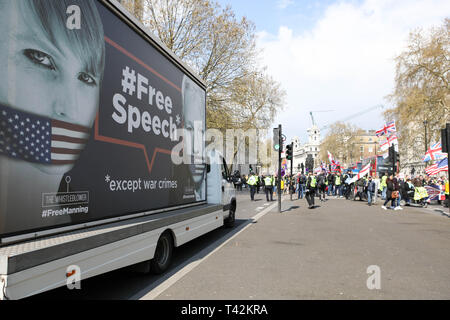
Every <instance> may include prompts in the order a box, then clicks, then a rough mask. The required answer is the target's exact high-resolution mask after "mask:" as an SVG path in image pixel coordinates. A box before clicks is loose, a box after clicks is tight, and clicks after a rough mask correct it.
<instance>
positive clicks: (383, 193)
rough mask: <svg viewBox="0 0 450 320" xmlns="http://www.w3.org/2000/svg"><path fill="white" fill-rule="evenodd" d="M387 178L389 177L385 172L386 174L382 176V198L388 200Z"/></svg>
mask: <svg viewBox="0 0 450 320" xmlns="http://www.w3.org/2000/svg"><path fill="white" fill-rule="evenodd" d="M387 179H388V176H387V174H385V175H384V176H382V177H381V183H380V191H381V199H382V200H386V191H387Z"/></svg>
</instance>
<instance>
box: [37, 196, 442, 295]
mask: <svg viewBox="0 0 450 320" xmlns="http://www.w3.org/2000/svg"><path fill="white" fill-rule="evenodd" d="M256 199H257V201H254V202H251V201H250V197H249V195H248V191H244V192H243V193H241V194H239V195H238V210H237V212H236V218H237V221H236V226H235V228H233V229H224V228H221V229H218V230H215V231H213V232H211V233H209V234H207V235H204V236H202V237H201V238H198V239H196V240H194V241H192V242H190V243H188V244H186V245H184V246H182V247H180V248H177V249H176V251H175V253H174V263H173V265H172V268H171V269H170V270H169V271H168V272H167V273H166V274H164V275H160V276H155V275H145V274H140V273H136V272H133V271H131V270H129V269H122V270H117V271H114V272H110V273H108V274H105V275H101V276H98V277H95V278H93V279H87V280H84V281H82V283H81V290H77V291H69V290H68V289H66V288H60V289H57V290H53V291H50V292H47V293H44V294H41V295H38V296H35V297H32V299H38V300H39V299H45V300H47V299H160V300H171V299H177V300H183V299H194V300H197V299H199V300H210V299H218V300H229V299H238V300H252V299H257V300H260V299H270V300H278V299H283V300H297V299H449V298H450V250H449V245H450V219H449V218H448V217H446V216H443V215H442V214H441V213H440V212H437V211H435V209H434V208H430V209H422V208H420V209H419V208H405V210H403V211H392V210H388V211H384V210H382V209H381V207H380V204H378V205H375V206H372V207H368V206H367V205H366V204H365V203H364V202H357V201H356V202H353V201H348V200H341V199H334V198H331V199H329V200H328V201H326V202H323V203H321V202H319V201H316V204H317V205H318V206H319V207H317V208H315V209H313V210H310V209H307V206H306V201H305V200H298V201H297V200H295V201H289V198H288V197H286V198H285V199H284V201H283V206H282V208H283V212H282V213H281V214H280V213H278V211H277V209H278V207H277V203H276V202H271V203H267V202H266V201H265V197H264V196H263V195H262V194H260V195H257V196H256ZM374 268H375V269H374ZM374 270H376V271H375V273H373V272H374ZM374 279H375V280H374ZM368 280H369V281H368ZM368 283H369V287H371V289H369V287H368Z"/></svg>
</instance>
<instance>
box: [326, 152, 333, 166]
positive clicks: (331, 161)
mask: <svg viewBox="0 0 450 320" xmlns="http://www.w3.org/2000/svg"><path fill="white" fill-rule="evenodd" d="M327 152H328V160H329V161H330V163H331V164H333V163H334V158H333V155H332V154H331V153H330V151H327Z"/></svg>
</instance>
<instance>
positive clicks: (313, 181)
mask: <svg viewBox="0 0 450 320" xmlns="http://www.w3.org/2000/svg"><path fill="white" fill-rule="evenodd" d="M316 190H317V178H316V176H315V175H313V174H312V173H310V174H309V177H308V181H307V182H306V201H308V209H313V208H314V196H315V195H316Z"/></svg>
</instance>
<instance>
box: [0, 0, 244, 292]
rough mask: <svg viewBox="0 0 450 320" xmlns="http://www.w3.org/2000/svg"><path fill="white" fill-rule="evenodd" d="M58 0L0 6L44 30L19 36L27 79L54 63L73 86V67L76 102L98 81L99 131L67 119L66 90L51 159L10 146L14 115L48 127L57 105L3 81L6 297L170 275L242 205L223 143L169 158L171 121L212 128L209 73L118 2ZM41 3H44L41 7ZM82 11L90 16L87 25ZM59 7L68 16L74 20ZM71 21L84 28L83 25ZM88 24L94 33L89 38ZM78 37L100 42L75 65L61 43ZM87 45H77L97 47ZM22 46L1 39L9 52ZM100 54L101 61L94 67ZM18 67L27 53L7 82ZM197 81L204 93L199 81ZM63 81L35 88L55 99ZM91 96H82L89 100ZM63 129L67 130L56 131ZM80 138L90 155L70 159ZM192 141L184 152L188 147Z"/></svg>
mask: <svg viewBox="0 0 450 320" xmlns="http://www.w3.org/2000/svg"><path fill="white" fill-rule="evenodd" d="M2 1H3V0H0V2H2ZM57 3H58V4H56V2H55V1H53V0H48V1H33V0H17V1H5V5H4V6H3V7H2V8H3V9H2V10H3V13H2V14H4V15H8V16H9V17H15V18H16V19H19V20H20V19H25V17H26V18H27V19H28V20H30V21H31V20H33V19H34V20H35V21H32V23H31V22H30V21H27V23H24V24H23V25H25V26H24V27H23V29H24V30H21V33H22V35H24V34H25V35H26V34H27V32H28V31H27V29H26V28H27V27H26V26H27V25H30V26H31V24H32V25H33V26H34V27H33V28H34V30H33V32H34V35H35V37H34V40H33V39H31V40H30V41H35V40H36V39H37V41H40V40H42V41H41V42H42V43H40V44H34V45H33V46H32V45H31V44H28V43H22V42H21V43H19V41H23V40H20V39H24V38H25V37H17V41H18V43H19V46H13V47H14V48H15V47H21V48H22V49H21V51H20V52H17V56H16V57H15V58H17V59H21V61H23V64H25V65H26V68H27V72H26V73H25V74H24V75H23V76H24V79H22V81H27V79H28V77H35V76H36V77H39V76H42V74H44V75H45V77H46V79H55V80H56V81H58V83H55V84H52V85H53V86H55V85H61V87H60V90H65V84H64V81H65V80H64V78H63V77H61V78H59V79H58V77H59V76H60V75H59V73H58V72H61V73H63V72H66V71H67V73H66V75H69V76H70V72H71V70H75V71H76V73H75V77H74V78H73V79H74V81H76V83H77V85H78V87H77V88H76V89H73V90H78V88H79V87H81V88H82V89H83V90H84V89H86V90H85V91H83V92H81V94H80V96H79V97H78V98H77V99H78V100H76V101H78V102H79V101H80V100H82V99H84V98H86V97H88V96H89V94H90V93H92V92H93V91H89V90H95V88H96V86H97V87H99V88H101V90H100V89H99V94H98V95H99V96H98V100H99V101H100V102H99V103H98V104H100V105H101V107H100V109H99V110H96V113H93V114H94V116H95V119H94V118H93V119H91V120H92V122H91V123H90V124H92V127H91V130H85V131H83V130H81V129H83V128H85V127H86V126H87V125H84V127H82V125H81V122H75V121H74V122H72V123H69V121H68V120H66V119H65V118H64V115H66V114H68V113H69V112H70V111H71V110H72V109H70V110H66V111H64V107H66V105H65V104H70V103H71V102H70V97H71V96H70V95H66V96H65V98H64V99H62V100H59V103H61V101H62V107H61V110H59V111H58V112H54V113H52V115H51V116H48V118H49V120H48V123H50V124H51V126H52V132H51V135H52V140H51V141H50V143H51V146H52V147H51V149H49V152H51V154H52V159H51V161H50V162H48V163H45V162H41V160H37V157H36V161H34V160H33V161H30V160H29V159H28V158H27V157H26V155H27V153H26V152H22V154H23V155H22V154H20V152H18V150H17V152H15V155H13V154H12V153H13V152H14V150H13V151H11V150H12V149H14V148H15V145H14V144H15V142H17V141H15V140H14V139H15V137H14V136H13V134H14V130H15V129H14V127H8V126H9V125H10V124H11V125H14V121H16V120H17V121H18V122H19V126H20V122H23V123H24V124H25V125H26V124H27V120H28V119H31V122H33V121H36V123H37V121H39V123H40V124H42V127H43V129H44V127H45V123H47V122H45V121H44V120H45V119H47V118H46V116H47V115H45V114H44V113H42V112H40V111H39V110H37V109H39V108H37V109H33V110H27V109H26V108H25V107H24V106H23V102H21V100H20V99H19V98H17V99H10V98H9V97H11V96H13V93H11V92H9V95H7V96H6V97H5V96H2V94H1V90H0V115H2V114H3V115H4V116H5V121H2V118H0V125H1V127H0V132H6V138H5V137H4V136H0V300H8V299H22V298H25V297H30V296H33V295H36V294H39V293H42V292H45V291H48V290H52V289H55V288H58V287H62V286H66V285H74V284H76V283H77V282H78V281H82V280H84V279H87V278H90V277H94V276H97V275H100V274H103V273H106V272H110V271H112V270H116V269H119V268H123V267H127V266H132V265H137V264H138V265H139V266H140V267H145V268H146V269H147V270H148V271H151V272H153V273H157V274H160V273H163V272H165V271H166V270H167V269H168V268H169V267H170V263H171V257H172V252H173V249H174V248H175V247H179V246H181V245H183V244H185V243H187V242H189V241H191V240H193V239H195V238H197V237H199V236H201V235H203V234H205V233H208V232H210V231H212V230H214V229H217V228H219V227H222V226H225V227H232V226H233V225H234V222H235V212H236V207H237V204H236V196H235V193H234V188H233V186H232V181H231V175H230V173H229V172H228V168H227V165H226V163H225V160H224V159H223V157H222V155H221V154H220V153H219V152H218V151H215V150H209V151H208V152H206V151H202V152H203V153H202V154H200V155H201V157H200V158H202V159H201V161H199V160H198V154H194V155H192V158H196V160H197V162H195V164H184V165H183V164H182V165H175V164H173V163H171V162H170V157H169V156H170V155H171V153H172V152H173V150H174V147H176V146H177V145H178V143H179V139H176V137H174V135H175V134H176V132H177V130H172V127H173V128H174V129H187V130H188V131H189V129H190V128H189V125H190V124H189V123H190V121H191V120H190V117H191V115H192V114H194V115H195V114H199V115H200V118H202V120H203V126H204V127H203V128H201V130H202V131H205V130H206V127H205V125H204V123H205V121H204V120H205V117H206V116H205V114H206V103H205V101H206V99H205V83H204V82H203V81H202V79H200V78H199V77H198V76H197V75H196V74H195V73H194V72H193V71H191V69H190V68H189V67H188V66H186V65H185V64H184V63H183V62H181V61H180V59H178V58H177V57H176V56H175V55H174V54H173V53H172V52H171V51H170V50H168V49H167V48H166V47H165V46H164V45H163V44H162V43H160V42H159V41H158V40H157V39H155V38H154V37H153V36H152V34H150V33H149V32H148V31H147V30H146V29H145V28H144V27H143V26H142V25H141V24H140V23H139V22H138V21H137V20H136V19H135V18H134V17H132V16H131V15H130V14H129V13H128V12H127V11H126V10H124V9H123V8H122V7H121V6H120V4H119V3H118V2H117V1H115V0H95V1H82V0H73V1H68V2H67V4H68V5H70V6H68V7H67V8H66V7H64V6H63V4H64V3H66V1H58V2H57ZM40 6H41V7H40ZM44 7H45V8H44ZM15 10H18V11H17V12H16V11H15ZM18 12H19V13H20V14H19V13H18ZM42 12H45V13H46V14H45V15H40V14H41V13H42ZM2 14H0V15H2ZM79 14H81V17H82V18H83V19H81V23H80V24H79V25H78V27H79V28H78V29H77V21H76V19H77V17H78V16H77V15H79ZM61 17H67V21H65V20H61ZM43 19H47V20H52V19H53V20H52V21H43ZM58 19H60V21H59V23H60V24H61V28H63V27H64V28H69V26H72V27H73V28H69V30H68V31H67V30H64V32H62V33H58V32H56V31H55V30H48V29H49V28H57V26H58ZM16 22H19V24H20V21H16ZM69 22H71V23H72V25H71V24H70V23H69ZM15 25H17V23H16V24H15ZM55 26H56V27H55ZM39 27H41V28H42V30H41V31H42V32H41V33H42V35H41V36H42V39H41V38H40V31H39ZM30 28H31V27H30ZM86 28H87V29H89V28H90V29H89V30H86ZM100 29H101V30H100ZM36 30H37V31H36ZM15 32H16V31H15V29H14V30H13V29H11V30H10V29H7V28H6V30H3V32H2V33H3V34H4V35H5V36H6V37H8V39H9V41H16V40H14V39H15V38H14V37H15ZM72 32H77V33H76V35H75V36H73V35H74V34H73V33H72ZM96 33H98V34H97V35H96ZM49 34H52V35H53V37H49V36H48V35H49ZM86 34H87V35H88V36H87V37H86V39H87V40H86V39H85V40H83V36H85V35H86ZM58 37H62V38H61V39H60V38H58ZM64 37H65V39H63V38H64ZM96 37H97V38H98V39H97V40H99V39H100V40H99V41H97V43H96V44H95V43H90V42H89V41H91V42H92V41H94V40H95V39H96ZM80 39H81V40H80ZM93 39H94V40H93ZM2 40H3V39H2V38H1V36H0V42H1V43H3V42H2ZM65 40H66V41H65ZM67 40H69V41H67ZM37 41H36V43H37ZM52 41H53V43H52ZM83 41H84V42H83ZM77 42H78V45H79V46H82V45H84V46H86V45H89V48H91V47H92V48H97V49H98V50H99V51H98V52H97V55H96V54H93V55H91V57H90V60H89V62H90V63H91V64H94V65H93V66H92V65H91V67H90V68H88V69H77V64H76V63H77V62H76V59H75V60H74V61H72V62H71V63H72V64H71V68H68V69H67V70H64V67H65V64H63V63H62V61H60V60H61V59H63V58H65V57H66V56H70V55H58V54H57V53H54V52H55V51H56V50H53V49H55V48H57V49H58V50H59V51H61V52H64V45H67V46H69V47H70V46H77ZM23 48H24V49H23ZM38 49H39V50H38ZM78 49H79V48H78ZM89 50H90V49H89ZM89 50H84V51H83V50H74V51H73V52H76V53H79V52H84V53H85V54H89V53H86V51H89ZM13 51H14V50H13V48H12V47H11V48H5V47H4V46H2V45H0V57H3V55H9V54H14V52H13ZM99 57H100V58H99ZM7 58H11V57H7ZM81 59H82V58H80V60H81ZM10 60H11V61H16V60H14V59H10ZM96 61H97V62H98V66H100V67H98V66H97V67H96V66H95V63H96ZM14 63H15V62H14ZM58 63H59V65H58ZM1 66H2V65H0V68H1ZM20 68H21V63H17V64H15V65H10V66H9V69H8V70H7V71H5V72H4V73H3V75H4V77H3V80H0V89H1V88H2V85H3V84H4V83H2V81H3V82H8V88H12V87H14V85H11V83H13V81H14V80H15V79H16V77H20V76H21V70H20ZM34 68H36V70H35V69H34ZM80 68H81V67H80ZM96 68H97V69H98V70H102V72H103V74H102V75H101V76H99V75H98V74H95V70H96ZM10 69H13V72H12V73H11V71H10ZM80 70H82V71H80ZM98 70H97V71H98ZM48 81H50V80H48ZM30 83H31V82H30ZM115 85H116V86H118V88H116V87H114V86H115ZM67 86H69V84H67ZM192 87H194V89H195V90H194V91H193V92H194V93H192V91H189V90H190V89H192ZM199 89H200V90H199ZM39 90H40V91H45V88H40V89H39ZM71 90H72V89H71ZM80 90H81V89H80ZM53 91H55V90H52V91H49V92H44V98H42V99H41V98H36V97H33V98H34V99H38V100H39V99H41V100H39V101H40V102H41V103H43V104H45V103H46V102H45V101H46V100H45V99H49V96H52V95H53V93H52V92H53ZM58 92H59V91H58ZM198 92H200V95H198ZM71 93H73V91H71ZM23 94H24V95H26V94H27V92H24V93H23ZM55 94H56V93H55ZM196 94H197V95H196ZM199 96H200V97H201V99H200V100H199V99H197V98H198V97H199ZM8 99H9V100H8ZM127 100H128V101H127ZM152 101H153V103H152ZM53 102H54V101H53ZM82 102H83V103H84V104H83V107H84V105H88V104H89V101H86V100H83V101H82ZM74 106H75V107H78V106H77V105H75V104H71V108H74ZM104 106H108V107H104ZM145 110H146V111H145ZM54 114H57V115H58V117H57V116H56V115H54ZM16 116H17V118H15V117H16ZM169 116H170V117H169ZM164 117H166V118H164ZM10 118H11V120H12V121H9V119H10ZM72 118H76V115H75V116H72ZM36 119H37V120H36ZM155 119H157V120H155ZM138 120H139V121H138ZM58 125H59V126H60V127H58V128H55V129H54V128H53V126H55V127H57V126H58ZM61 128H62V129H61ZM30 129H31V125H30ZM77 130H78V131H79V132H81V131H83V133H84V134H85V135H83V136H80V135H75V136H74V133H73V132H76V133H77V134H79V132H78V131H77ZM69 131H72V136H70V134H69V133H67V132H69ZM8 132H9V133H11V136H10V137H8V136H7V134H8ZM55 132H56V133H57V134H55ZM158 132H159V133H158ZM26 134H27V132H25V135H26ZM64 134H67V136H65V137H63V138H64V139H62V140H60V141H58V138H60V139H61V136H63V135H64ZM18 136H20V133H19V134H18ZM53 137H56V138H55V139H53ZM19 138H20V137H19ZM82 142H83V143H82ZM58 143H59V144H58ZM43 144H44V143H43ZM71 144H77V145H78V148H80V147H79V146H80V145H83V147H82V148H83V150H82V151H81V154H77V156H76V157H73V158H72V156H73V155H74V154H75V152H74V150H69V149H70V145H71ZM5 146H6V147H8V148H6V147H5ZM184 146H185V148H184V149H183V155H184V153H186V152H187V150H186V145H184ZM3 147H5V148H3ZM203 147H205V142H203ZM205 149H206V148H204V149H202V150H205ZM64 151H66V153H64ZM42 152H43V154H45V151H42ZM152 152H153V153H152ZM195 152H196V151H194V153H195ZM148 153H150V154H153V158H151V157H149V156H148ZM17 154H19V156H17ZM105 154H107V155H108V157H104V155H105ZM28 155H30V154H28ZM20 156H21V157H20ZM121 157H124V158H121ZM100 160H101V161H100ZM42 161H44V160H42ZM55 167H56V169H58V170H56V169H55ZM62 169H64V172H65V173H64V174H62V175H60V176H58V175H57V173H56V172H59V171H61V170H62ZM22 172H23V174H25V173H27V174H29V175H31V176H32V177H33V183H31V184H32V185H33V188H29V189H27V188H28V184H29V183H28V184H27V183H22V182H24V181H25V180H24V179H25V178H23V177H22V175H21V174H22ZM49 172H50V173H51V175H48V173H49ZM80 172H81V173H80ZM32 174H34V176H33V175H32ZM29 175H28V176H27V178H28V179H29V177H30V176H29ZM55 176H56V178H55ZM50 179H56V182H57V185H58V188H56V189H57V190H52V189H50V187H49V186H51V185H52V184H51V180H50ZM41 181H42V183H41ZM146 181H147V182H148V183H147V184H146ZM13 182H14V184H13ZM16 185H19V186H20V190H16V189H15V186H16ZM43 186H44V187H43ZM153 186H155V187H153ZM25 193H26V195H24V194H25ZM15 194H18V195H20V197H19V196H17V197H16V196H15ZM33 194H36V195H37V196H36V199H37V200H36V199H35V198H34V197H33ZM18 199H22V201H18ZM21 215H23V216H21ZM68 216H69V217H68Z"/></svg>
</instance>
